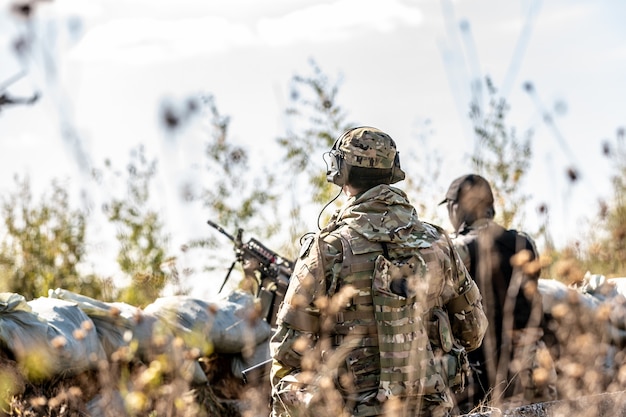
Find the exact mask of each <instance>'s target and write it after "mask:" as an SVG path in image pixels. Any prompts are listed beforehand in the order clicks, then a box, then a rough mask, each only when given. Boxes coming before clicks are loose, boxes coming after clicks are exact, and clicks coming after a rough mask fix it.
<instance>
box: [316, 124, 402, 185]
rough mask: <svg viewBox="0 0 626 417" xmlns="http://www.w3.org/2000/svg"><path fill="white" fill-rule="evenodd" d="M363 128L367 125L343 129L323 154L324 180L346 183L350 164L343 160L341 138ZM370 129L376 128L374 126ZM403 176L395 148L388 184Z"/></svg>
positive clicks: (339, 183) (333, 182) (337, 183)
mask: <svg viewBox="0 0 626 417" xmlns="http://www.w3.org/2000/svg"><path fill="white" fill-rule="evenodd" d="M363 128H367V126H357V127H353V128H352V129H349V130H347V131H345V132H344V133H343V134H342V135H341V136H339V138H337V140H336V141H335V143H334V144H333V147H332V148H331V149H330V151H329V152H327V153H325V154H324V161H325V162H326V167H327V170H326V181H328V182H330V183H332V184H336V185H338V186H340V187H342V186H344V185H346V183H347V182H348V174H349V173H350V165H348V164H347V163H346V162H345V158H344V152H343V151H342V150H341V149H339V147H340V145H341V142H342V141H343V139H344V138H345V137H346V136H348V135H349V134H350V133H351V132H353V131H355V130H357V129H363ZM372 129H373V130H378V129H375V128H372ZM381 133H382V132H381ZM390 139H391V138H390ZM392 143H393V140H392ZM394 147H395V143H394ZM404 176H405V174H404V171H402V169H401V168H400V156H399V153H398V150H397V149H396V155H395V157H394V161H393V167H392V169H391V180H390V184H393V183H396V182H398V181H401V180H403V179H404Z"/></svg>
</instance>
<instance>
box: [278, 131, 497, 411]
mask: <svg viewBox="0 0 626 417" xmlns="http://www.w3.org/2000/svg"><path fill="white" fill-rule="evenodd" d="M368 129H370V131H371V130H372V128H368ZM373 130H374V132H376V133H378V132H379V131H377V130H375V129H373ZM381 133H382V132H381ZM367 135H368V131H365V132H362V131H357V132H355V135H353V136H352V137H350V138H348V140H349V141H350V140H351V141H352V142H351V143H350V145H351V146H355V142H356V147H357V149H358V151H357V153H358V152H362V153H363V154H364V155H369V156H366V157H365V158H362V159H359V157H358V155H357V156H355V155H354V153H353V154H352V155H348V159H349V157H350V156H352V159H351V161H352V163H353V164H359V163H362V164H371V163H372V162H371V160H372V158H381V159H383V160H386V161H389V160H390V159H391V160H392V161H393V155H391V158H388V155H389V154H388V153H385V152H387V151H388V149H387V148H385V147H382V148H381V147H379V146H378V145H379V142H378V141H376V140H369V139H371V138H370V137H367ZM378 136H379V135H376V136H375V137H374V139H378ZM387 138H388V137H387ZM340 139H341V138H340ZM388 140H391V139H390V138H389V139H388ZM372 142H374V143H373V144H372ZM391 143H392V144H393V142H391ZM336 146H337V147H339V148H340V147H341V146H342V143H341V140H340V141H339V143H336ZM381 149H382V151H381ZM393 150H394V152H393V154H395V144H393ZM381 155H382V156H381ZM383 162H384V161H383ZM379 165H380V164H379ZM390 165H391V164H387V165H386V166H390ZM335 183H338V182H335ZM409 255H414V258H411V259H412V261H411V262H408V263H407V264H406V265H405V266H406V268H408V269H410V270H411V271H412V272H411V274H412V275H415V276H417V277H418V278H417V279H416V280H414V282H413V281H411V282H407V281H406V280H404V281H402V280H394V277H393V275H394V272H397V270H396V269H394V268H397V267H396V266H395V265H391V264H387V263H385V262H386V261H385V260H386V259H394V258H397V259H399V258H403V257H406V256H409ZM416 270H419V271H420V272H419V273H416ZM394 286H395V287H394ZM396 287H397V288H396ZM385 292H387V293H388V294H385ZM386 295H388V296H389V297H385V296H386ZM381 300H382V301H381ZM407 300H413V301H411V302H407ZM398 301H400V304H401V306H400V307H396V305H397V304H395V303H397V302H398ZM446 308H447V309H448V310H446ZM434 310H436V311H438V312H439V314H438V315H435V314H434V313H433V311H434ZM442 312H443V313H442ZM448 313H450V314H448ZM394 325H395V327H394ZM485 327H486V318H485V316H484V314H483V312H482V307H481V305H480V297H479V292H478V291H477V287H476V286H475V284H474V282H473V281H472V280H471V278H469V275H468V274H467V271H466V269H465V267H464V266H463V264H462V262H460V260H458V258H457V256H456V253H455V252H454V249H453V248H452V245H451V242H449V240H447V236H445V235H444V234H443V233H442V230H441V229H439V228H438V227H436V226H433V225H429V224H427V223H423V222H420V221H419V220H418V218H417V214H416V212H415V209H414V208H413V206H412V205H411V204H410V203H409V201H408V200H407V198H406V195H405V194H404V192H402V191H401V190H399V189H397V188H394V187H392V186H390V185H388V184H380V185H377V186H374V187H373V188H370V189H367V190H365V191H364V192H361V193H360V194H358V195H356V196H354V197H351V198H350V199H349V200H348V201H347V202H346V204H345V205H344V206H343V207H342V208H341V209H340V210H338V212H337V213H335V214H334V215H333V217H332V219H331V221H330V223H329V225H328V226H327V227H325V228H324V229H323V230H321V231H320V232H319V233H317V234H316V235H315V236H313V238H311V239H309V240H308V242H306V243H305V244H304V245H303V248H302V251H301V255H300V256H299V259H298V260H297V263H296V266H295V268H294V273H293V275H292V277H291V280H290V284H289V288H288V290H287V294H286V296H285V300H284V302H283V305H282V306H281V309H280V311H279V317H278V328H277V331H276V333H275V334H274V336H273V337H272V340H271V351H272V356H273V358H274V363H273V367H272V373H271V378H272V386H273V393H272V397H273V401H272V416H274V417H279V416H280V417H285V416H294V417H295V416H316V415H317V416H321V415H335V416H379V415H380V416H382V415H411V416H418V415H419V416H445V415H447V414H448V411H449V410H450V409H451V407H452V405H453V404H452V400H451V394H450V390H449V385H450V383H451V381H453V380H455V378H458V377H459V376H460V375H462V371H461V370H459V369H456V367H457V366H459V365H458V364H457V363H456V361H452V362H454V363H452V362H451V361H450V357H451V355H449V354H447V353H446V352H445V351H448V352H451V351H452V352H459V353H460V355H461V356H462V355H463V354H464V352H465V349H467V350H472V349H475V348H477V347H478V346H479V344H480V342H481V341H482V338H483V336H484V333H485ZM391 330H393V331H391ZM441 345H443V346H441ZM453 345H454V347H455V348H456V349H452V350H450V347H451V346H453ZM460 363H462V361H460ZM407 375H408V377H407ZM458 382H459V381H455V382H454V383H458ZM394 413H395V414H394Z"/></svg>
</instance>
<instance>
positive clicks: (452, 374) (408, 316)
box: [324, 231, 466, 402]
mask: <svg viewBox="0 0 626 417" xmlns="http://www.w3.org/2000/svg"><path fill="white" fill-rule="evenodd" d="M351 239H354V238H352V237H351V236H350V235H349V232H342V231H340V232H339V233H333V234H332V235H330V236H328V237H326V238H325V239H324V240H325V241H326V242H327V243H330V244H332V245H333V246H335V247H336V248H337V249H339V247H338V246H339V245H338V244H337V241H339V242H340V243H341V251H342V254H343V260H342V267H341V272H340V274H339V282H337V283H336V286H335V283H332V284H331V288H330V291H329V293H330V294H331V295H332V294H333V293H334V292H335V290H336V289H339V288H341V287H343V286H346V285H351V286H352V287H354V288H355V289H356V295H355V296H353V297H352V299H351V300H350V303H349V304H348V305H346V306H345V309H344V310H343V311H341V312H340V313H339V314H338V315H337V321H336V324H335V327H334V329H333V334H332V340H333V345H334V347H335V349H340V347H341V346H342V345H344V344H346V343H347V344H348V345H349V348H348V349H349V351H348V353H347V354H346V359H345V372H346V373H347V376H348V377H349V378H348V380H349V381H351V383H350V384H349V385H348V386H346V385H345V384H344V386H343V387H342V388H344V390H345V391H347V392H348V393H351V394H355V393H356V394H358V393H360V392H364V391H372V390H374V389H378V396H377V398H378V400H379V401H380V402H384V401H385V400H386V399H387V398H390V397H396V396H398V397H403V398H406V397H413V396H419V395H423V394H432V393H440V392H443V391H444V390H446V389H447V387H448V386H449V385H450V384H458V383H459V382H460V381H456V380H457V379H458V378H459V375H460V372H459V370H460V366H459V365H458V363H459V361H460V362H461V363H464V360H465V358H464V356H463V355H464V354H465V351H464V349H463V348H461V347H459V346H455V344H454V342H453V340H454V338H453V337H452V333H451V328H450V322H449V319H448V316H447V314H446V313H445V312H444V311H443V309H442V303H443V302H442V299H441V297H440V296H437V297H431V298H430V299H426V297H425V295H426V294H427V293H428V286H429V282H428V273H429V267H428V262H431V261H433V259H428V257H429V256H432V257H435V254H434V253H430V254H429V253H428V252H429V251H428V250H425V251H423V252H417V249H415V248H410V249H409V248H404V249H401V248H396V247H391V248H389V249H390V250H391V252H392V257H397V258H399V259H400V260H399V261H390V260H388V259H387V258H388V257H389V254H388V253H384V252H387V248H385V247H384V246H383V245H380V250H378V251H372V250H371V248H370V250H368V251H366V252H364V253H355V251H354V250H353V248H354V245H351V244H350V243H349V242H350V241H352V242H354V240H351ZM357 239H359V238H357ZM402 250H403V251H405V253H404V254H403V253H402V252H401V251H402ZM407 251H408V252H407ZM357 252H358V250H357ZM431 252H432V251H431ZM422 253H423V254H422ZM385 255H386V256H385ZM413 277H417V279H410V280H408V281H407V282H409V287H408V288H407V290H408V292H409V294H407V296H400V295H398V294H396V293H395V292H394V291H393V290H392V286H393V285H394V284H395V283H396V282H397V280H398V279H402V278H404V279H405V280H406V279H407V278H413ZM420 279H421V282H420ZM344 349H345V346H344ZM449 353H452V355H451V354H449ZM454 355H458V356H454ZM465 371H466V370H464V372H465ZM341 380H342V378H341V375H340V378H339V381H340V382H341Z"/></svg>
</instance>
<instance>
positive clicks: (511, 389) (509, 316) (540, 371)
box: [441, 174, 556, 413]
mask: <svg viewBox="0 0 626 417" xmlns="http://www.w3.org/2000/svg"><path fill="white" fill-rule="evenodd" d="M445 203H447V208H448V214H449V217H450V222H451V223H452V226H453V228H454V230H455V234H454V235H453V241H454V244H455V246H456V248H457V252H458V253H459V255H460V256H461V258H462V260H463V262H464V263H465V266H466V267H467V269H468V271H469V272H470V275H471V276H472V277H473V278H474V280H475V281H476V283H477V284H478V286H479V288H480V292H481V294H482V296H483V304H484V307H485V312H486V314H487V318H488V320H489V329H488V331H487V335H486V336H485V340H484V341H483V344H482V346H481V347H480V349H476V350H475V351H473V352H471V353H469V355H468V356H469V360H470V364H471V368H472V383H471V384H470V385H469V386H468V389H467V390H465V391H464V392H463V393H460V394H459V395H457V397H456V401H457V402H458V405H459V411H460V412H462V413H467V412H469V411H471V410H473V409H475V408H476V407H478V406H480V405H489V406H496V407H513V406H519V405H524V404H530V403H537V402H544V401H551V400H555V399H556V388H555V387H556V371H555V368H554V363H553V361H552V358H551V355H550V353H549V351H548V349H547V348H546V346H545V343H544V342H543V341H542V340H541V338H542V335H543V331H542V321H543V308H542V301H541V294H540V293H539V291H538V289H537V285H538V281H537V280H538V278H539V274H540V272H541V266H540V263H539V255H538V253H537V250H536V248H535V243H534V242H533V240H532V239H531V238H530V236H528V235H527V234H525V233H523V232H521V231H517V230H507V229H505V228H503V227H502V226H500V225H498V224H497V223H496V222H494V221H493V218H494V216H495V208H494V198H493V193H492V190H491V186H490V185H489V183H488V182H487V180H486V179H485V178H483V177H481V176H480V175H475V174H469V175H463V176H461V177H459V178H457V179H455V180H454V181H453V182H452V183H451V184H450V187H449V189H448V192H447V194H446V197H445V199H444V200H443V201H442V202H441V204H445Z"/></svg>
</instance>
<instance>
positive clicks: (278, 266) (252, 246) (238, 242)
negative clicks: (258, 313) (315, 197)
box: [207, 220, 293, 327]
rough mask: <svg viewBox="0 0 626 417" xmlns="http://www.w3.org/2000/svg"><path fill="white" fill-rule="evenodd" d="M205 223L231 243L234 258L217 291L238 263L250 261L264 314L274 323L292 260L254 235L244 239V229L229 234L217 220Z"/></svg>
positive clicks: (224, 283) (283, 296)
mask: <svg viewBox="0 0 626 417" xmlns="http://www.w3.org/2000/svg"><path fill="white" fill-rule="evenodd" d="M207 223H208V224H209V225H210V226H211V227H213V228H215V229H216V230H217V231H219V232H220V233H222V234H223V235H224V236H226V237H227V238H228V239H230V240H231V241H232V242H233V243H234V250H235V260H234V261H233V263H232V264H231V266H230V268H229V269H228V272H227V273H226V277H225V278H224V281H223V282H222V285H221V287H220V290H219V292H220V293H221V292H222V289H224V286H225V285H226V282H227V281H228V278H229V277H230V273H231V272H232V270H233V268H234V267H235V265H236V264H237V263H241V264H242V265H244V267H245V265H246V263H247V262H250V263H251V264H252V265H253V267H254V269H255V270H256V271H258V272H259V287H258V291H257V293H256V294H255V295H256V297H258V298H259V299H260V300H261V306H262V311H263V317H265V319H266V320H267V322H268V323H270V325H271V326H272V327H274V326H275V325H276V314H277V313H278V308H279V307H280V303H281V302H282V301H283V299H284V298H285V292H286V291H287V286H288V285H289V278H290V277H291V273H292V271H293V262H292V261H289V260H287V259H286V258H284V257H282V256H280V255H279V254H277V253H276V252H274V251H272V250H270V249H268V248H267V247H266V246H265V245H263V244H262V243H261V242H259V241H258V240H257V239H255V238H250V239H249V240H248V241H247V242H246V243H244V242H243V229H241V228H239V229H237V233H236V234H235V236H232V235H230V234H229V233H228V232H226V231H225V230H224V228H222V226H220V225H218V224H217V223H215V222H213V221H211V220H207Z"/></svg>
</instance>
